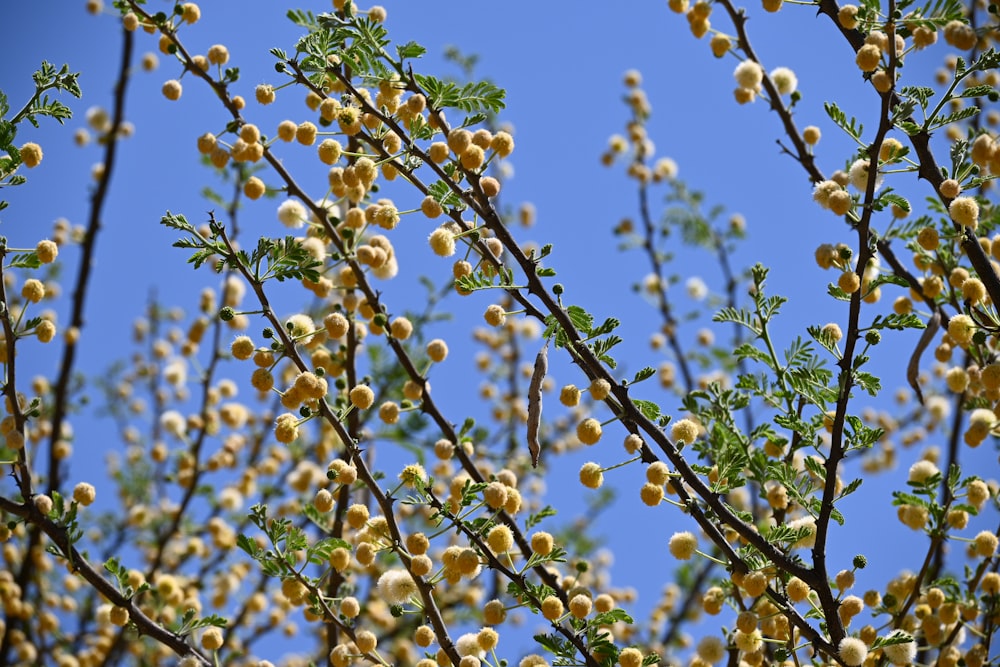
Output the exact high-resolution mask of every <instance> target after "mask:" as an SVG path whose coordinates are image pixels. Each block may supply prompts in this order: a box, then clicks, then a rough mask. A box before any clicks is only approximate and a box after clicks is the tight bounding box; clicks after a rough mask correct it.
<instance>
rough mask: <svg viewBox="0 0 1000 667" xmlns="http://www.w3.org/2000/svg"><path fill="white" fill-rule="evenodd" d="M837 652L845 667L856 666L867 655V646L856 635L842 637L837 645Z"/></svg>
mask: <svg viewBox="0 0 1000 667" xmlns="http://www.w3.org/2000/svg"><path fill="white" fill-rule="evenodd" d="M837 654H838V655H839V656H840V659H841V660H843V661H844V664H845V665H847V667H858V666H859V665H861V664H862V663H863V662H864V661H865V658H867V657H868V646H867V645H866V644H865V643H864V642H863V641H861V640H860V639H858V638H857V637H844V638H843V639H841V640H840V645H839V646H838V647H837Z"/></svg>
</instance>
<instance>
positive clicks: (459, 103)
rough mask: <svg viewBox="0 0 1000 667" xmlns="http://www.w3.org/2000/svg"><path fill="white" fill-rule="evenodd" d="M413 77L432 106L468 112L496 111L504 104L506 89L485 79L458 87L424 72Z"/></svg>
mask: <svg viewBox="0 0 1000 667" xmlns="http://www.w3.org/2000/svg"><path fill="white" fill-rule="evenodd" d="M414 78H415V79H416V81H417V84H418V85H419V86H420V87H421V88H422V89H423V90H424V91H425V92H426V93H427V100H428V102H429V103H430V105H431V106H432V107H436V108H446V107H454V108H458V109H461V110H462V111H465V112H468V113H472V112H476V111H490V112H492V113H497V112H499V111H500V110H501V109H503V108H504V107H505V106H506V105H505V104H504V101H503V100H504V97H505V96H506V94H507V93H506V91H504V90H503V89H502V88H498V87H497V86H495V85H493V84H492V83H489V82H487V81H479V82H475V83H467V84H465V85H464V86H462V87H461V88H460V87H459V86H458V85H456V84H454V83H452V82H450V81H443V80H441V79H438V78H436V77H433V76H428V75H425V74H415V75H414Z"/></svg>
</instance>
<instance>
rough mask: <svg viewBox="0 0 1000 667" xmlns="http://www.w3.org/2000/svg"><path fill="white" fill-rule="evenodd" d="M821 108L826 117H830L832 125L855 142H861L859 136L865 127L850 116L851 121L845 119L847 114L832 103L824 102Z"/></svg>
mask: <svg viewBox="0 0 1000 667" xmlns="http://www.w3.org/2000/svg"><path fill="white" fill-rule="evenodd" d="M823 108H824V109H825V110H826V115H828V116H829V117H830V120H832V121H833V122H834V123H836V124H837V125H838V126H839V127H840V129H842V130H843V131H844V132H846V133H847V134H848V135H850V137H851V138H852V139H854V140H855V141H859V142H860V141H861V134H862V132H863V131H864V129H865V126H864V125H862V124H861V123H859V122H858V121H857V119H856V118H854V117H853V116H851V119H850V120H848V119H847V114H845V113H844V112H843V111H841V110H840V107H838V106H837V105H836V104H834V103H833V102H826V103H824V104H823Z"/></svg>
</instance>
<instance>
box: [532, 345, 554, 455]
mask: <svg viewBox="0 0 1000 667" xmlns="http://www.w3.org/2000/svg"><path fill="white" fill-rule="evenodd" d="M548 370H549V343H548V341H546V342H545V345H543V346H542V349H541V350H539V351H538V356H536V357H535V370H534V371H533V372H532V373H531V383H530V384H529V385H528V452H529V453H530V454H531V465H532V466H533V467H537V466H538V457H539V455H540V454H541V453H542V446H541V445H540V444H539V442H538V427H539V426H540V425H541V423H542V381H543V380H545V373H546V372H548Z"/></svg>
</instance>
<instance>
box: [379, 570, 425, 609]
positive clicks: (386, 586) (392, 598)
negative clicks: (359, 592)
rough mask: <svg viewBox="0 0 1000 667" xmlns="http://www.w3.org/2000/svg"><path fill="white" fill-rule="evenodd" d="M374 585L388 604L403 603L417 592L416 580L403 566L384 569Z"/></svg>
mask: <svg viewBox="0 0 1000 667" xmlns="http://www.w3.org/2000/svg"><path fill="white" fill-rule="evenodd" d="M375 586H376V588H378V592H379V596H380V597H381V598H382V599H383V600H385V601H386V602H388V603H389V604H403V603H404V602H407V601H408V600H409V599H410V597H412V596H413V595H416V594H417V593H418V589H417V584H416V582H415V581H413V577H411V576H410V573H409V572H407V571H406V570H404V569H403V568H393V569H391V570H386V571H385V572H384V573H383V574H382V576H380V577H379V578H378V582H377V583H376V584H375Z"/></svg>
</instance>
